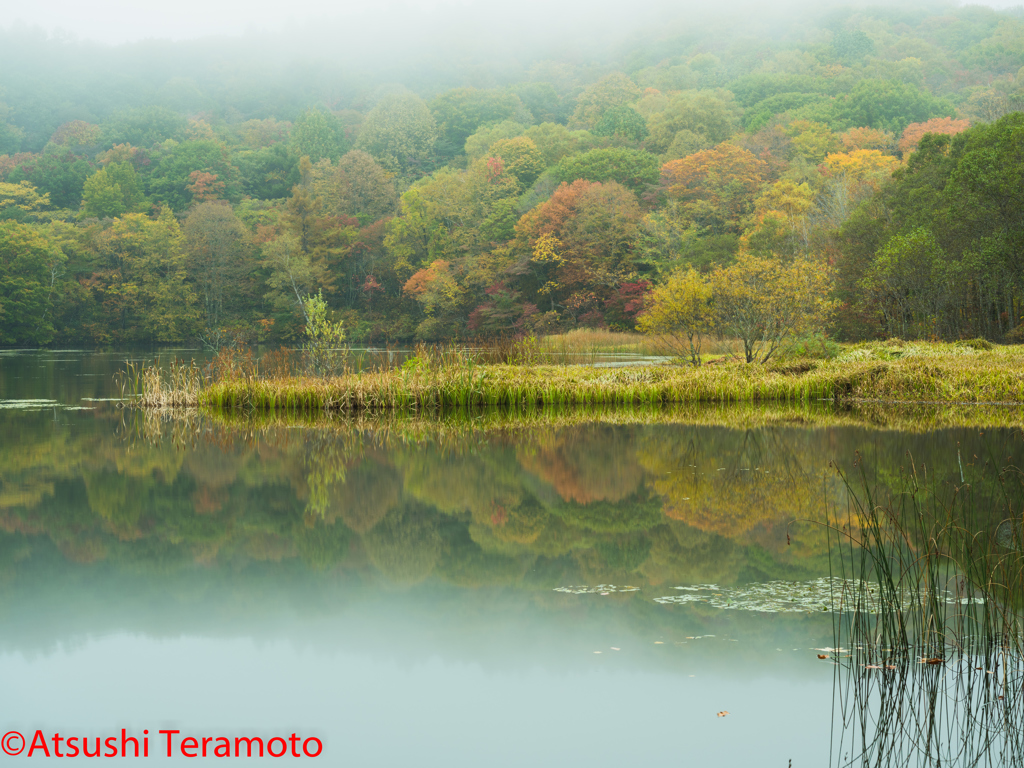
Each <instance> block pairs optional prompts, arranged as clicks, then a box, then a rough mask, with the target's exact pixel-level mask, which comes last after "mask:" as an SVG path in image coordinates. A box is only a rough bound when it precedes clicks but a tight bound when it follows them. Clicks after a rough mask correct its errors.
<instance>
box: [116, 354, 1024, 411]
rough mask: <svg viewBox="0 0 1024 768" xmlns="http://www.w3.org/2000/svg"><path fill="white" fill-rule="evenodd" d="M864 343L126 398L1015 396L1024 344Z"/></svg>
mask: <svg viewBox="0 0 1024 768" xmlns="http://www.w3.org/2000/svg"><path fill="white" fill-rule="evenodd" d="M886 344H887V345H888V346H887V345H883V344H878V345H863V346H858V347H853V348H848V349H846V350H845V351H844V352H843V353H842V354H841V355H840V356H839V357H838V358H837V359H835V360H825V361H821V360H795V361H794V360H788V361H786V362H784V363H778V364H775V365H767V366H765V365H744V364H738V363H727V364H721V365H706V366H702V367H700V368H693V367H691V366H682V365H658V366H629V367H613V368H597V367H594V366H587V365H545V364H518V365H517V364H508V363H496V364H480V363H478V362H476V360H475V359H474V357H473V356H472V355H471V354H468V353H464V352H459V351H458V350H454V349H452V350H448V351H445V352H442V353H438V354H433V355H426V354H424V355H423V356H418V357H417V358H416V359H415V361H412V362H411V364H410V363H407V364H406V365H405V366H403V367H402V368H391V369H381V370H375V371H364V372H358V373H357V372H349V373H345V374H343V375H339V376H334V377H327V378H315V377H310V376H286V377H274V378H264V377H258V376H254V375H248V376H240V375H231V376H227V377H224V378H220V379H217V380H212V381H211V380H208V379H207V380H202V381H200V380H199V378H197V372H196V369H195V368H194V367H191V368H186V367H179V368H176V369H173V370H171V371H168V372H161V371H154V370H152V369H148V370H146V371H143V372H141V373H138V372H136V373H135V375H134V378H133V382H134V384H133V386H132V387H129V388H128V390H127V396H128V397H129V398H130V399H131V400H132V401H133V402H134V403H136V404H138V405H141V406H144V407H180V406H204V407H208V408H229V409H244V410H257V411H281V412H288V413H301V412H347V413H352V412H364V411H368V412H374V411H388V410H417V411H419V410H430V409H445V408H479V407H485V406H499V407H504V408H521V407H526V406H530V407H533V406H545V407H548V406H579V405H585V406H590V405H617V406H622V405H628V406H663V405H667V404H680V403H782V404H793V403H812V402H816V401H821V400H827V401H832V402H840V403H843V402H846V403H849V402H857V401H880V402H885V403H894V402H900V403H940V404H951V405H953V404H973V403H1024V351H1022V350H1021V349H1020V348H1017V347H1002V348H996V349H992V350H985V349H975V348H974V347H971V346H968V345H963V344H912V345H911V344H905V345H901V346H894V345H893V343H892V342H887V343H886Z"/></svg>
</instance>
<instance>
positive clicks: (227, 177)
mask: <svg viewBox="0 0 1024 768" xmlns="http://www.w3.org/2000/svg"><path fill="white" fill-rule="evenodd" d="M195 171H202V172H204V173H208V174H212V175H215V176H216V177H217V180H218V181H220V182H221V183H223V184H224V185H225V197H226V198H227V199H228V200H233V201H237V200H238V169H237V168H235V167H234V166H233V165H231V162H230V160H229V157H228V151H227V147H226V146H225V145H224V144H222V143H221V142H219V141H216V140H211V139H204V140H200V141H184V142H182V143H181V144H177V145H176V146H174V147H173V148H172V149H171V150H170V152H168V153H167V154H166V155H164V156H163V157H162V158H161V159H160V161H159V162H158V163H157V165H156V168H155V169H154V170H153V174H152V176H151V177H150V180H149V192H150V194H151V196H152V197H153V198H154V199H155V200H157V201H160V202H164V203H167V204H169V205H170V206H171V208H173V209H174V210H176V211H184V210H186V209H187V208H188V207H189V206H190V205H191V204H192V202H193V196H192V193H191V192H190V191H189V188H188V187H189V183H190V182H191V178H190V177H191V176H192V173H193V172H195Z"/></svg>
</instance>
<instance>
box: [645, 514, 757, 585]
mask: <svg viewBox="0 0 1024 768" xmlns="http://www.w3.org/2000/svg"><path fill="white" fill-rule="evenodd" d="M650 537H651V550H650V553H649V554H648V556H647V559H646V560H645V561H644V563H643V565H642V566H641V567H640V572H641V573H642V574H643V575H644V576H645V577H646V578H647V580H648V582H650V583H651V584H699V583H723V584H728V583H730V582H734V581H735V580H736V575H737V574H738V573H739V571H740V569H741V568H742V566H743V561H744V551H743V548H742V547H740V546H738V545H737V544H736V542H734V541H732V540H731V539H728V538H726V537H724V536H720V535H717V534H714V533H708V532H706V531H702V530H700V529H699V528H694V527H692V526H689V525H686V524H685V523H680V522H675V521H672V522H668V523H666V524H664V525H659V526H658V527H657V528H655V529H653V530H652V531H650Z"/></svg>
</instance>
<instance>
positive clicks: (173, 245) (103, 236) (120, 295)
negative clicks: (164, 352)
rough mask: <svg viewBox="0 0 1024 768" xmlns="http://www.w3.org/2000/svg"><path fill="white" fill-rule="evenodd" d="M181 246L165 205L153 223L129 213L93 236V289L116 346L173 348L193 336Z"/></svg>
mask: <svg viewBox="0 0 1024 768" xmlns="http://www.w3.org/2000/svg"><path fill="white" fill-rule="evenodd" d="M182 241H183V238H182V234H181V229H180V227H179V226H178V222H177V220H176V219H175V218H174V214H173V213H172V212H171V209H170V208H167V207H166V206H165V207H164V208H162V209H161V210H160V213H159V214H158V215H157V217H156V218H150V217H148V216H145V215H143V214H140V213H128V214H125V215H124V216H122V217H120V218H118V219H114V221H113V222H112V223H111V224H110V225H109V226H107V227H104V228H102V229H101V230H99V231H98V232H97V234H96V246H95V247H96V250H97V254H98V256H99V258H100V264H99V266H100V269H99V270H98V271H97V272H96V273H94V275H93V282H94V288H93V290H94V291H95V292H96V298H97V299H98V300H99V302H100V304H101V306H102V307H103V311H104V314H105V315H106V317H105V323H106V327H107V329H109V332H110V334H111V337H112V339H113V340H114V341H117V342H121V343H126V342H149V343H153V342H160V343H172V342H181V341H184V340H185V339H187V338H188V337H190V336H191V335H192V334H193V333H195V331H196V325H197V322H196V321H197V320H198V313H197V311H196V301H195V295H194V293H193V291H192V287H191V286H190V285H189V284H188V282H187V281H186V272H185V255H184V253H183V250H182V245H183V242H182Z"/></svg>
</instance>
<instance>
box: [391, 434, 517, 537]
mask: <svg viewBox="0 0 1024 768" xmlns="http://www.w3.org/2000/svg"><path fill="white" fill-rule="evenodd" d="M395 455H396V462H397V463H398V465H399V466H400V467H401V469H402V472H403V474H404V477H405V491H406V493H408V494H409V495H411V496H413V497H415V498H417V499H419V500H420V501H422V502H424V503H425V504H430V505H432V506H434V507H436V508H437V509H438V510H439V511H440V512H444V513H445V514H449V515H459V514H462V513H465V512H468V513H469V514H470V515H471V516H472V518H473V520H474V521H476V522H477V523H480V524H484V525H493V526H495V527H498V526H501V525H503V524H504V521H505V519H506V518H507V515H508V513H509V510H511V509H514V508H515V507H516V506H517V505H518V504H519V503H520V501H521V499H522V497H523V481H522V472H521V470H520V468H519V466H518V465H517V464H516V462H515V457H514V455H513V453H512V452H511V451H510V450H508V449H506V448H505V447H504V446H503V445H502V444H501V443H500V442H498V441H487V442H483V443H479V444H478V443H476V442H475V441H474V442H471V443H470V444H468V445H464V446H461V447H459V448H456V449H451V450H441V449H439V448H438V447H437V446H435V445H431V444H427V445H418V446H403V447H401V448H400V449H399V450H397V451H396V452H395Z"/></svg>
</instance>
